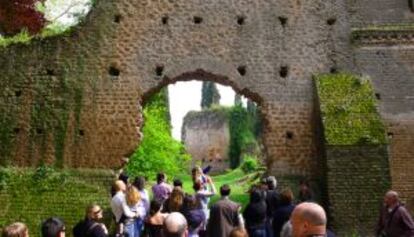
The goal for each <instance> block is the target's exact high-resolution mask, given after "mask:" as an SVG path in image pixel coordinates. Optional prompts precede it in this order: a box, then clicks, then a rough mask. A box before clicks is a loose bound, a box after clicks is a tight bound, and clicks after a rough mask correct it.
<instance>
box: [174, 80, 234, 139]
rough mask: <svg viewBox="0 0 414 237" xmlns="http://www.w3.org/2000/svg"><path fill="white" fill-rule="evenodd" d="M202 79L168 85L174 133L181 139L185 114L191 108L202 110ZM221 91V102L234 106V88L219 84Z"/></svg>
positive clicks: (175, 136) (176, 137)
mask: <svg viewBox="0 0 414 237" xmlns="http://www.w3.org/2000/svg"><path fill="white" fill-rule="evenodd" d="M201 84H202V82H201V81H187V82H177V83H175V84H172V85H169V86H168V93H169V102H170V115H171V125H172V127H173V129H172V134H173V137H174V138H175V139H177V140H181V125H182V123H183V118H184V116H185V115H186V114H187V113H188V111H191V110H200V109H201V106H200V103H201ZM217 88H218V90H219V92H220V96H221V98H220V104H221V105H224V106H232V105H233V104H234V96H235V92H234V90H233V89H232V88H231V87H229V86H222V85H220V84H217Z"/></svg>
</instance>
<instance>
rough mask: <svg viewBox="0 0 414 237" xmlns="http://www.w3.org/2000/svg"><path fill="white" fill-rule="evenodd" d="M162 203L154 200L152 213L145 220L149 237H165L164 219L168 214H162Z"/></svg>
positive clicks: (151, 206) (151, 205) (151, 207)
mask: <svg viewBox="0 0 414 237" xmlns="http://www.w3.org/2000/svg"><path fill="white" fill-rule="evenodd" d="M161 208H162V203H161V202H160V201H159V200H156V199H154V200H152V201H151V204H150V212H149V216H148V217H147V219H145V222H144V225H145V232H146V235H148V236H149V237H163V236H164V235H163V231H162V229H163V224H164V219H165V218H166V217H167V215H168V214H165V213H161Z"/></svg>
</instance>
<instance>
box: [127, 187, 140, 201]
mask: <svg viewBox="0 0 414 237" xmlns="http://www.w3.org/2000/svg"><path fill="white" fill-rule="evenodd" d="M125 200H126V202H127V204H128V205H130V206H134V205H135V204H137V203H138V202H139V200H141V195H140V194H139V192H138V189H137V188H136V187H134V186H129V187H128V188H127V191H126V194H125Z"/></svg>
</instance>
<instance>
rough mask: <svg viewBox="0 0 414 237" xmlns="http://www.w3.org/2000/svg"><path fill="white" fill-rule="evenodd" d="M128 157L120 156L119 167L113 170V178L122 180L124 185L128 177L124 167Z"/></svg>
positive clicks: (126, 183)
mask: <svg viewBox="0 0 414 237" xmlns="http://www.w3.org/2000/svg"><path fill="white" fill-rule="evenodd" d="M128 162H129V158H128V157H122V158H121V166H120V167H119V169H118V170H117V171H116V172H115V179H117V180H122V181H123V182H124V183H125V185H128V179H129V176H128V174H127V172H126V171H125V167H126V166H127V165H128Z"/></svg>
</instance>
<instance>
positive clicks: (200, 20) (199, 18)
mask: <svg viewBox="0 0 414 237" xmlns="http://www.w3.org/2000/svg"><path fill="white" fill-rule="evenodd" d="M193 22H194V24H197V25H198V24H201V23H202V22H203V18H202V17H200V16H194V17H193Z"/></svg>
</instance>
